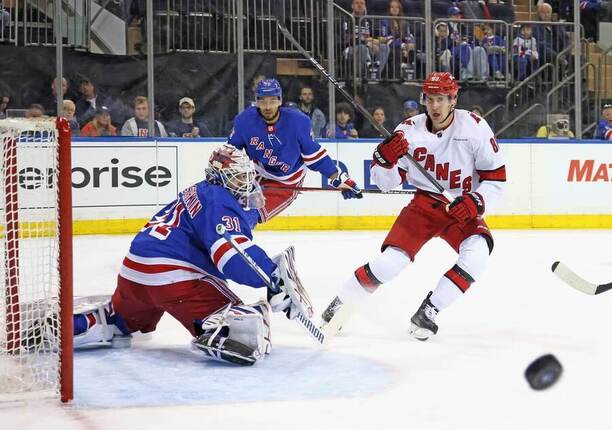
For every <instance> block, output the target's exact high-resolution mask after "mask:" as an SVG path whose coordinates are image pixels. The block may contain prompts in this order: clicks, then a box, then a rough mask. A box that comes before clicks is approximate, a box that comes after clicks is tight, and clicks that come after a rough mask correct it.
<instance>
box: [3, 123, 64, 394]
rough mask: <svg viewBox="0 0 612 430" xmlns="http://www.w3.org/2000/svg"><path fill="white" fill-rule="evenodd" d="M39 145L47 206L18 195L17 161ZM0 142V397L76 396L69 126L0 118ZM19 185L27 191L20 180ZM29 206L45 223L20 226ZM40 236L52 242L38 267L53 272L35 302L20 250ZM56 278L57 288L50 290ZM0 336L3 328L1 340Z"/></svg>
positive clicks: (19, 174) (19, 173)
mask: <svg viewBox="0 0 612 430" xmlns="http://www.w3.org/2000/svg"><path fill="white" fill-rule="evenodd" d="M29 139H30V140H29ZM40 142H43V144H41V145H40V146H39V148H42V149H45V150H47V151H48V152H49V154H47V155H49V156H50V159H49V160H47V161H48V162H49V164H50V165H51V167H50V168H48V169H47V171H46V173H47V174H48V178H47V179H46V181H44V183H45V185H46V187H44V188H48V189H49V191H48V192H49V196H50V200H49V205H50V207H49V208H45V207H43V206H44V205H40V206H41V207H37V208H28V207H26V206H27V205H26V204H25V203H24V200H26V199H25V198H24V197H23V194H20V193H23V191H22V190H20V181H22V182H24V183H25V182H26V181H27V179H28V177H27V173H24V172H27V170H28V169H21V170H20V169H19V165H20V163H23V161H24V160H22V159H23V158H27V152H28V151H27V150H28V149H32V148H34V149H35V148H38V147H36V146H35V145H28V144H32V143H40ZM0 144H1V149H2V152H3V163H2V172H1V173H2V174H1V175H0V181H1V183H0V186H1V187H2V190H0V191H1V192H2V201H1V202H0V205H1V206H0V211H3V212H4V217H3V218H2V217H0V223H1V222H2V221H4V223H3V224H2V225H0V230H3V231H0V234H3V235H4V237H3V238H2V241H3V242H2V243H3V245H4V246H3V247H2V250H1V251H2V253H3V255H2V256H1V258H2V259H3V260H2V264H3V266H4V267H3V270H2V273H0V276H3V277H4V279H3V282H2V283H1V284H0V288H2V289H3V291H1V292H0V293H2V294H0V297H3V296H4V300H3V301H2V302H1V303H0V319H1V318H2V317H3V316H4V317H5V321H1V320H0V329H4V331H5V333H4V339H2V338H0V366H3V367H4V370H3V369H1V368H0V392H2V391H4V395H3V396H1V395H0V400H6V399H8V400H15V399H20V398H25V397H42V396H49V395H51V396H59V397H60V399H61V401H62V402H68V401H70V400H72V398H73V327H72V325H73V324H72V295H73V291H72V278H73V273H72V270H73V269H72V182H71V176H72V175H71V141H70V127H69V124H68V121H67V120H66V119H64V118H36V119H23V118H20V119H6V120H0ZM31 147H32V148H31ZM30 153H31V154H32V152H30ZM21 188H24V187H23V183H22V187H21ZM25 188H27V186H26V187H25ZM27 209H50V211H48V213H45V214H44V215H43V216H42V220H35V221H34V222H32V221H30V220H29V219H28V220H26V221H25V222H22V223H21V224H20V213H25V211H26V210H27ZM49 214H50V215H49ZM45 217H50V218H54V219H50V220H49V219H45ZM22 221H23V220H22ZM29 224H35V225H36V227H37V228H39V230H36V231H37V234H38V235H39V238H34V239H32V238H31V237H30V234H31V233H29V231H30V230H29V228H30V226H29ZM40 237H50V239H49V241H50V242H51V243H52V246H51V248H52V249H51V251H49V252H48V253H47V254H48V255H45V257H46V258H44V259H43V260H42V264H43V265H44V264H47V265H49V266H51V267H50V269H49V273H50V275H49V276H47V277H45V278H44V282H43V284H47V283H48V284H50V285H49V286H47V285H43V286H42V287H41V291H44V294H43V297H36V298H35V299H33V297H32V296H31V295H29V292H28V291H27V283H26V282H25V281H24V279H27V277H28V275H29V274H28V267H27V264H25V267H22V266H24V256H23V255H22V254H23V253H22V252H21V251H22V248H24V247H25V248H26V251H27V248H28V246H30V248H36V246H37V244H38V242H36V240H41V239H40ZM28 241H30V242H32V243H28ZM41 252H43V253H44V250H43V251H41ZM39 254H40V252H39ZM37 256H38V255H37ZM55 283H57V291H54V290H53V289H54V288H55V287H54V286H55ZM51 284H53V285H51ZM24 290H25V291H24ZM49 291H51V293H49ZM53 293H55V296H53V295H52V294H53ZM24 317H25V318H24ZM32 321H35V323H34V324H32V323H31V322H32ZM28 322H30V325H27V323H28ZM36 324H38V325H36ZM2 325H4V327H2ZM2 334H3V333H2V330H0V337H1V335H2ZM31 339H35V340H36V342H32V341H31ZM26 341H27V342H26ZM34 343H35V344H36V345H35V347H32V344H34ZM41 375H42V376H41ZM43 377H44V379H43ZM3 388H4V389H3Z"/></svg>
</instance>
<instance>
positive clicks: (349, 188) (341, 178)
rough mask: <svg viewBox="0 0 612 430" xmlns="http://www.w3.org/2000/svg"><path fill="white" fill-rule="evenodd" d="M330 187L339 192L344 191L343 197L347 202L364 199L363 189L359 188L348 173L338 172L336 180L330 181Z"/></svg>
mask: <svg viewBox="0 0 612 430" xmlns="http://www.w3.org/2000/svg"><path fill="white" fill-rule="evenodd" d="M329 185H331V186H332V187H334V188H336V189H338V190H342V197H344V199H345V200H347V199H360V198H362V197H363V194H362V193H361V188H359V186H358V185H357V183H356V182H355V181H354V180H352V179H351V178H349V176H348V174H347V173H346V172H340V170H338V173H337V174H336V176H335V177H334V179H331V178H330V179H329Z"/></svg>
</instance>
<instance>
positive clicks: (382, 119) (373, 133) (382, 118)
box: [360, 106, 395, 138]
mask: <svg viewBox="0 0 612 430" xmlns="http://www.w3.org/2000/svg"><path fill="white" fill-rule="evenodd" d="M372 117H373V118H374V121H375V122H376V124H378V125H379V126H380V127H382V128H385V129H387V130H390V131H393V129H394V128H395V125H394V124H393V122H391V121H388V120H387V116H386V115H385V109H384V108H383V107H382V106H376V107H375V108H374V110H373V111H372ZM360 137H381V138H382V137H385V136H384V135H383V134H382V133H381V132H379V131H378V130H377V129H376V127H374V126H373V125H372V124H368V125H367V127H364V128H363V130H362V132H361V133H360Z"/></svg>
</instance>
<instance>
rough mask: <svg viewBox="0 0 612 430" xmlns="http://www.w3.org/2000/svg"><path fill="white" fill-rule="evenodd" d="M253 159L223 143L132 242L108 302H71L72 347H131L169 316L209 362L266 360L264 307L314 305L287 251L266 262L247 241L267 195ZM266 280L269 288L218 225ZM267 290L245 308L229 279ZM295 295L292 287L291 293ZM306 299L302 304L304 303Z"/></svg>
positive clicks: (290, 311)
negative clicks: (135, 337)
mask: <svg viewBox="0 0 612 430" xmlns="http://www.w3.org/2000/svg"><path fill="white" fill-rule="evenodd" d="M255 176H256V175H255V171H254V168H253V163H252V162H251V161H250V160H249V158H248V157H247V156H246V155H245V154H244V152H243V151H241V150H238V149H236V148H234V147H231V146H227V145H222V146H221V147H220V148H218V149H216V150H215V151H214V152H213V154H212V156H211V158H210V160H209V166H208V168H207V169H206V179H205V180H203V181H201V182H199V183H197V184H195V185H193V186H191V187H189V188H187V189H185V190H184V191H182V192H181V193H180V194H179V196H178V198H177V199H176V200H175V201H173V202H171V203H169V204H168V205H167V206H166V207H164V208H163V209H162V210H160V211H159V212H158V213H157V214H155V215H154V216H153V218H152V219H151V220H150V221H149V222H148V223H147V224H146V225H145V226H144V227H143V228H142V230H141V231H140V232H139V233H138V234H137V235H136V237H135V238H134V239H133V241H132V243H131V245H130V249H129V252H128V253H127V255H126V257H125V258H124V260H123V265H122V267H121V270H120V272H119V275H118V277H117V288H116V290H115V292H114V294H113V295H112V297H106V298H104V297H95V298H85V299H83V300H80V301H76V302H75V303H76V306H75V314H74V334H75V337H74V341H75V348H83V347H95V346H104V345H112V346H119V347H120V346H129V345H130V335H131V334H132V333H134V332H137V331H140V332H142V333H147V332H152V331H154V330H155V328H156V325H157V323H158V322H159V320H160V318H161V317H162V315H163V314H164V313H165V312H168V313H169V314H170V315H172V316H173V317H174V318H175V319H176V320H178V321H179V322H180V323H181V324H182V325H183V326H184V327H185V328H186V329H187V330H188V331H189V332H190V333H191V334H192V335H193V340H192V349H193V350H194V351H195V352H196V353H198V354H200V355H201V356H202V357H204V358H206V359H213V360H220V361H227V362H231V363H236V364H240V365H252V364H254V363H255V362H257V361H258V360H261V359H262V358H263V357H265V355H266V354H269V353H270V352H271V349H272V345H271V342H270V316H269V314H270V310H271V311H276V312H284V313H285V314H286V315H287V317H288V318H294V317H295V316H296V314H297V313H299V312H301V313H303V312H304V311H305V310H307V312H308V314H309V315H307V316H308V317H311V316H312V308H308V307H305V306H304V304H305V303H308V304H309V303H310V300H309V298H308V295H307V293H306V291H305V290H304V289H303V286H302V284H301V282H300V280H299V278H298V275H297V272H296V270H295V267H294V251H293V248H292V247H289V248H287V249H286V250H285V251H284V252H283V253H281V254H280V255H278V256H276V257H273V258H270V257H268V255H267V254H266V253H265V251H264V250H263V249H262V248H260V247H259V246H257V245H256V244H255V243H254V242H253V241H252V233H251V229H252V227H253V225H254V223H256V220H257V211H256V209H257V208H258V207H260V206H261V204H262V202H263V197H262V195H261V190H260V189H259V187H258V186H257V182H256V180H255ZM218 224H223V225H224V226H225V230H226V231H227V232H228V233H229V234H230V235H231V237H232V240H233V241H235V242H236V243H238V244H240V246H241V248H242V249H243V250H244V251H245V252H246V253H247V254H248V255H249V256H250V257H251V258H252V259H253V260H254V261H255V262H256V263H257V265H258V266H259V267H260V268H262V270H263V271H264V272H265V273H266V275H267V276H268V277H269V278H270V279H271V280H272V283H271V284H272V285H271V286H266V285H265V284H264V282H263V281H262V279H261V277H260V276H258V275H257V274H256V273H255V271H254V270H253V269H251V268H250V267H249V266H248V265H247V264H245V262H244V261H243V259H242V258H240V256H239V255H237V252H236V250H234V249H233V248H232V247H231V246H230V244H229V243H228V242H227V241H226V240H225V239H224V238H223V237H222V236H220V235H219V234H218V233H217V232H216V230H215V227H216V226H217V225H218ZM230 279H231V280H232V281H235V282H237V283H239V284H242V285H247V286H250V287H253V288H266V289H267V294H266V298H267V300H266V299H262V300H260V301H258V302H256V303H252V304H244V303H243V302H242V301H241V300H240V298H239V297H238V296H236V295H235V294H234V293H233V292H232V291H231V290H230V289H229V287H228V280H230ZM296 289H297V290H296ZM302 298H305V301H304V300H303V299H302Z"/></svg>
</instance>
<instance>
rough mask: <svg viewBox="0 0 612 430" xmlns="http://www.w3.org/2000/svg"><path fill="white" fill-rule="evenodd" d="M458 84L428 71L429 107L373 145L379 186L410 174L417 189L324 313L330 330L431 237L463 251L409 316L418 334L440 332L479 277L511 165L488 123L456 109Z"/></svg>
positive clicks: (425, 86)
mask: <svg viewBox="0 0 612 430" xmlns="http://www.w3.org/2000/svg"><path fill="white" fill-rule="evenodd" d="M458 90H459V86H458V85H457V83H456V82H455V80H454V78H453V77H452V75H451V74H450V73H440V72H434V73H432V74H430V75H429V76H428V77H427V79H426V81H425V82H424V84H423V90H422V95H421V97H422V101H421V102H422V104H424V105H425V107H426V110H427V113H424V114H420V115H417V116H414V117H412V118H408V119H406V120H404V121H403V122H402V123H401V124H399V125H398V126H397V127H396V129H395V132H394V133H393V135H391V136H390V137H388V138H387V139H385V140H384V141H383V142H382V143H380V144H379V145H378V146H377V148H376V150H375V151H374V154H373V159H374V161H373V162H372V165H371V168H370V169H371V176H372V179H373V181H374V182H375V183H376V185H377V186H378V187H379V188H380V189H381V190H383V191H388V190H391V189H393V188H395V187H397V186H400V185H401V184H402V183H403V182H404V181H406V180H409V181H410V183H411V184H413V185H414V186H415V187H416V188H417V192H416V194H415V197H414V199H412V201H411V202H410V203H409V204H408V205H407V206H406V207H405V208H404V209H402V211H401V212H400V214H399V216H398V217H397V219H396V220H395V223H394V224H393V227H392V228H391V231H389V234H388V235H387V237H386V239H385V240H384V242H383V244H382V248H381V251H382V252H381V253H379V254H378V255H376V256H375V257H374V258H372V259H371V260H370V262H369V263H367V264H365V265H363V266H361V267H359V268H358V269H357V270H356V271H355V273H354V274H353V275H352V276H351V278H350V279H349V280H348V281H347V282H346V283H345V284H344V285H343V287H342V288H341V290H340V291H339V293H338V295H337V296H336V297H335V298H334V300H333V301H332V302H331V303H330V304H329V306H328V307H327V309H326V310H325V311H324V312H323V315H322V318H323V323H324V324H327V330H329V331H335V330H338V329H339V328H340V327H341V325H342V324H343V323H344V322H345V320H346V318H347V316H348V315H349V309H351V308H352V307H353V306H354V305H355V304H356V303H357V302H359V301H361V300H362V299H363V298H365V297H367V296H368V295H370V294H371V293H373V292H374V291H375V290H376V289H377V288H378V286H379V285H380V284H382V283H385V282H389V281H390V280H392V279H393V278H394V277H395V276H397V275H398V274H399V272H400V271H401V270H402V269H404V268H405V267H406V266H408V265H410V264H411V263H412V262H413V261H414V258H415V257H416V255H417V253H418V252H419V250H420V249H421V247H422V246H423V245H424V244H425V243H426V242H428V241H429V240H430V239H432V238H433V237H440V238H442V239H444V240H445V241H446V242H447V243H448V244H449V245H450V246H451V247H452V248H453V249H454V250H455V251H456V252H457V253H458V254H459V257H458V259H457V261H456V263H455V264H454V265H453V267H451V268H450V269H449V270H447V271H446V273H444V275H443V276H442V277H441V279H440V280H439V281H438V284H437V286H436V288H435V289H434V290H433V291H431V292H429V294H428V295H427V297H426V298H425V300H424V301H423V303H422V304H421V306H420V307H419V309H418V310H417V312H416V313H415V314H414V315H413V316H412V318H411V329H410V332H411V334H412V335H413V336H414V337H416V338H417V339H419V340H426V339H428V338H429V337H430V336H431V335H433V334H435V333H437V331H438V326H437V325H436V323H435V318H436V315H437V314H438V312H439V311H441V310H443V309H445V308H446V307H447V306H449V305H450V304H451V303H453V302H454V301H455V300H456V299H458V298H459V297H461V295H463V293H465V292H466V291H467V289H468V288H469V287H470V285H471V284H472V283H473V282H474V281H475V280H476V279H478V278H479V277H480V276H481V275H482V273H483V271H484V269H485V266H486V263H487V260H488V258H489V254H490V253H491V251H492V250H493V238H492V236H491V232H490V231H489V228H488V227H487V225H486V223H485V222H484V220H483V219H482V215H483V214H484V212H485V209H486V210H490V208H491V207H493V206H494V205H495V203H496V202H497V201H498V200H499V199H500V197H501V196H502V194H503V192H504V189H505V183H506V170H505V166H504V160H503V157H502V154H501V150H500V147H499V145H498V144H497V141H496V140H495V137H494V135H493V132H492V131H491V128H490V127H489V125H488V124H487V122H486V121H485V120H484V119H483V118H481V117H480V116H478V115H476V114H474V113H472V112H469V111H466V110H462V109H456V105H457V93H458ZM406 153H409V154H410V155H411V156H412V157H413V158H414V159H415V160H416V161H417V162H419V164H421V165H422V166H423V167H424V168H425V169H426V170H427V171H429V172H430V173H431V175H432V176H433V177H435V178H436V180H437V181H438V182H439V183H440V184H441V185H442V186H443V187H444V188H445V189H446V190H448V192H450V193H451V194H452V196H453V197H454V200H453V201H452V202H448V201H447V200H446V199H445V198H444V197H443V196H442V195H441V194H439V193H437V191H436V189H435V188H434V187H433V186H432V184H431V183H430V182H429V181H428V180H427V179H426V178H425V176H424V175H423V174H422V173H420V172H419V171H418V169H416V168H415V167H414V165H412V164H411V162H410V161H409V160H408V159H407V158H405V157H403V156H404V155H405V154H406Z"/></svg>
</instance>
